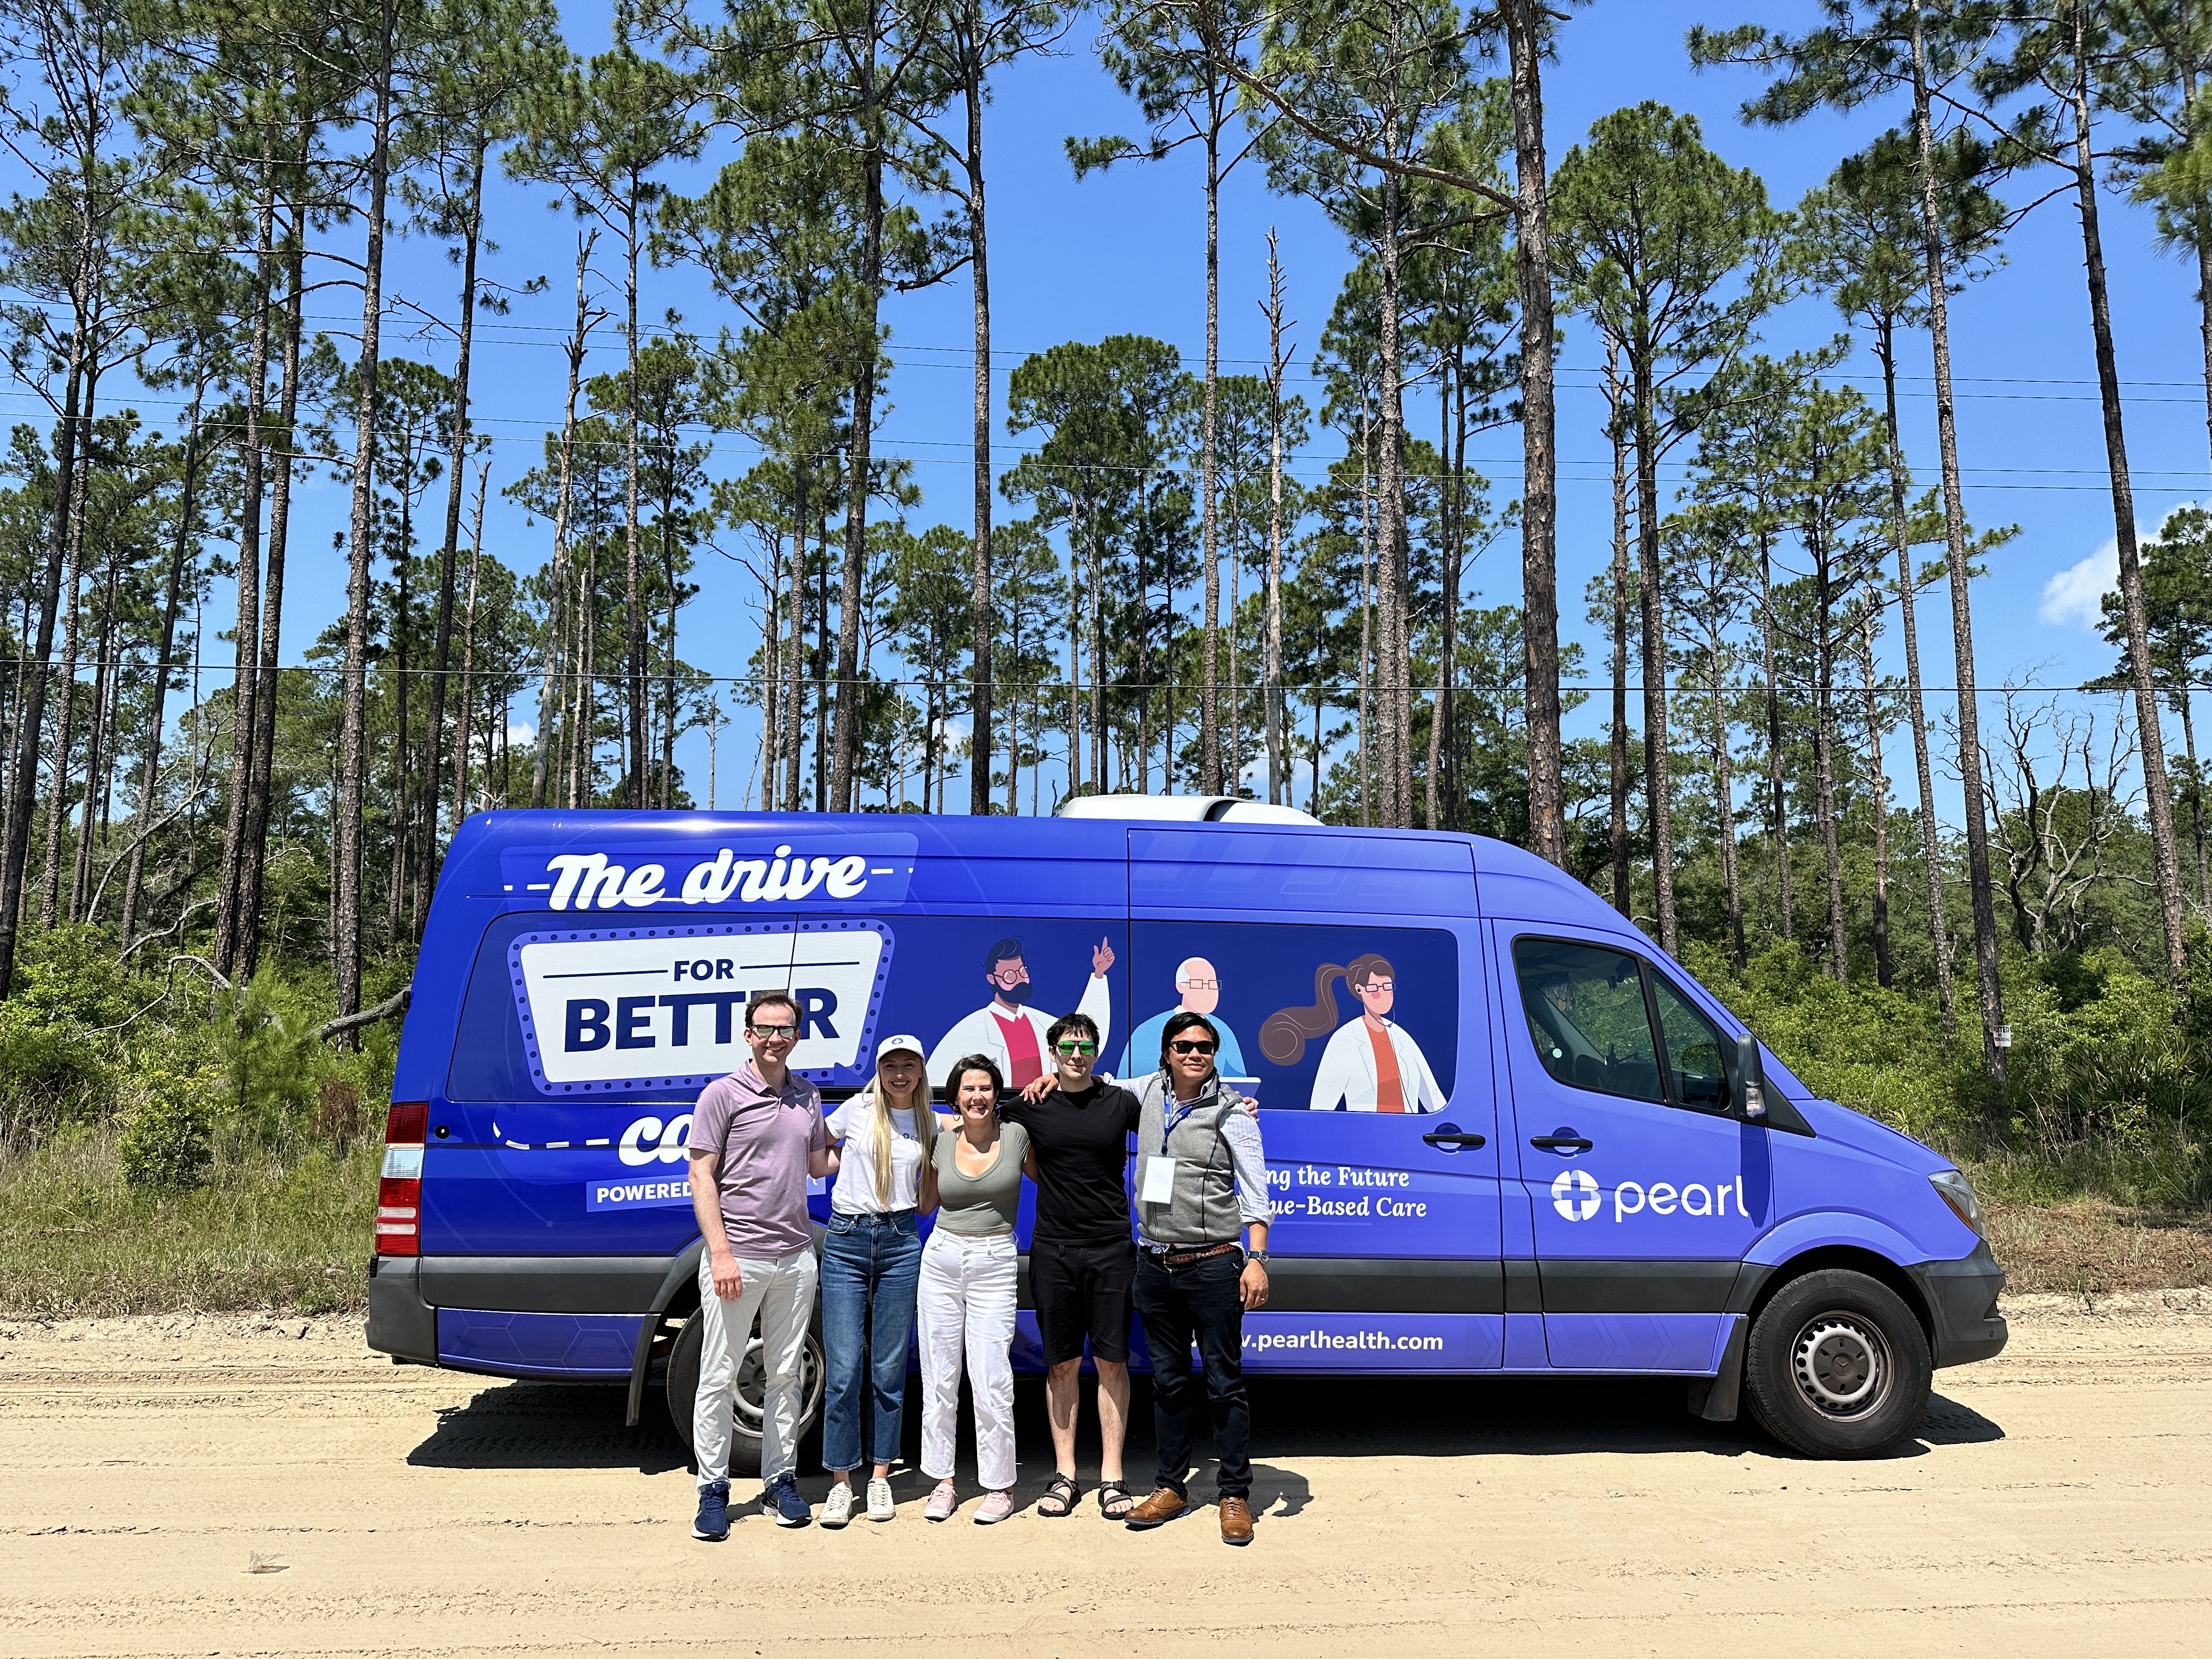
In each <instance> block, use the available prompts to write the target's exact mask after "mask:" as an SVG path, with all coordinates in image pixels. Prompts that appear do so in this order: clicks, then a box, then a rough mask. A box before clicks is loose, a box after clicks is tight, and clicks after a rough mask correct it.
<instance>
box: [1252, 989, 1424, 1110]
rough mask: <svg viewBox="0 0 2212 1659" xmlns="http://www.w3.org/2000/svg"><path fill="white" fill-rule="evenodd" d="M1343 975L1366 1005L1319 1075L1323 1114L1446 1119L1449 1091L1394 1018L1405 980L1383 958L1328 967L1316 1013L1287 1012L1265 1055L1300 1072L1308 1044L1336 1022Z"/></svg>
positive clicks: (1316, 1104)
mask: <svg viewBox="0 0 2212 1659" xmlns="http://www.w3.org/2000/svg"><path fill="white" fill-rule="evenodd" d="M1340 974H1341V975H1343V976H1344V982H1345V983H1346V985H1347V986H1349V987H1351V989H1352V995H1354V996H1356V997H1358V999H1359V1001H1360V1008H1361V1012H1360V1015H1359V1018H1357V1019H1355V1020H1352V1021H1351V1022H1350V1023H1349V1024H1346V1025H1343V1026H1340V1027H1339V1028H1338V1029H1337V1030H1336V1031H1335V1032H1334V1035H1332V1036H1330V1037H1329V1040H1328V1048H1324V1049H1323V1050H1322V1057H1321V1068H1320V1070H1318V1071H1317V1072H1316V1073H1314V1084H1313V1098H1312V1100H1311V1102H1310V1105H1311V1106H1312V1109H1314V1110H1315V1111H1316V1112H1340V1111H1342V1112H1440V1111H1442V1110H1443V1108H1444V1095H1443V1090H1442V1089H1440V1088H1438V1087H1437V1078H1436V1073H1434V1072H1432V1071H1431V1070H1430V1069H1429V1062H1428V1060H1427V1057H1426V1056H1425V1055H1424V1054H1422V1053H1421V1045H1420V1044H1419V1043H1418V1042H1414V1041H1413V1033H1411V1032H1410V1031H1408V1030H1406V1028H1405V1027H1404V1026H1402V1025H1400V1024H1397V1022H1395V1020H1392V1019H1391V1018H1389V1012H1390V1008H1391V1006H1392V1004H1393V1003H1394V1002H1395V1001H1396V1000H1397V990H1398V975H1397V972H1396V970H1395V969H1393V968H1392V967H1391V965H1390V963H1389V962H1388V961H1387V960H1386V959H1385V958H1383V957H1379V956H1376V955H1373V954H1371V953H1370V954H1369V955H1367V956H1362V957H1353V958H1352V964H1351V966H1349V967H1346V968H1340V967H1338V966H1337V965H1336V964H1335V963H1323V964H1322V966H1321V967H1320V968H1318V969H1316V970H1315V972H1314V987H1315V990H1314V1006H1312V1007H1310V1008H1285V1009H1282V1010H1281V1011H1279V1012H1276V1013H1274V1014H1271V1015H1270V1016H1268V1018H1267V1022H1266V1024H1263V1025H1261V1028H1260V1051H1261V1053H1262V1054H1265V1055H1266V1056H1267V1058H1268V1059H1269V1060H1273V1062H1274V1063H1275V1064H1276V1065H1278V1066H1295V1065H1297V1063H1298V1061H1299V1060H1300V1059H1302V1058H1303V1057H1304V1054H1305V1046H1306V1040H1307V1039H1308V1038H1309V1037H1313V1036H1320V1035H1321V1034H1322V1031H1326V1030H1328V1029H1329V1027H1330V1026H1331V1025H1334V1024H1335V1021H1336V997H1335V994H1334V987H1332V986H1331V983H1330V981H1333V980H1334V979H1335V978H1336V976H1337V975H1340Z"/></svg>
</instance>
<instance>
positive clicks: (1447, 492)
mask: <svg viewBox="0 0 2212 1659" xmlns="http://www.w3.org/2000/svg"><path fill="white" fill-rule="evenodd" d="M1452 385H1453V381H1452V364H1451V361H1450V360H1449V358H1447V359H1445V360H1444V362H1443V365H1442V369H1441V373H1440V374H1438V376H1437V423H1438V428H1439V429H1438V431H1437V465H1439V466H1440V467H1442V468H1443V477H1441V478H1439V479H1438V480H1437V518H1438V520H1439V521H1440V525H1441V527H1442V529H1443V556H1444V568H1443V594H1442V595H1441V598H1442V600H1443V617H1442V619H1441V626H1440V627H1439V629H1438V630H1437V631H1438V639H1437V694H1436V702H1434V704H1433V705H1432V706H1431V708H1430V710H1429V754H1428V764H1427V766H1426V767H1425V769H1424V777H1423V785H1424V787H1423V790H1422V814H1421V823H1422V825H1423V827H1425V828H1426V829H1443V819H1442V813H1441V810H1440V809H1441V805H1442V799H1443V796H1442V788H1443V778H1442V774H1443V760H1444V748H1443V741H1444V728H1445V727H1446V726H1448V725H1449V723H1450V722H1449V720H1448V719H1447V718H1446V714H1445V711H1446V710H1447V709H1449V708H1450V707H1451V679H1452V646H1453V644H1454V640H1453V625H1454V623H1456V622H1457V620H1458V617H1459V585H1460V558H1461V548H1460V531H1459V519H1458V514H1457V513H1455V510H1454V501H1453V490H1454V488H1455V479H1454V476H1453V471H1452V465H1451V459H1452V444H1451V435H1452Z"/></svg>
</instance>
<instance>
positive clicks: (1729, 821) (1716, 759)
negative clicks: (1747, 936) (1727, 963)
mask: <svg viewBox="0 0 2212 1659" xmlns="http://www.w3.org/2000/svg"><path fill="white" fill-rule="evenodd" d="M1722 649H1723V647H1722V641H1721V638H1720V635H1718V634H1714V635H1711V637H1710V639H1709V640H1708V641H1707V644H1706V650H1705V684H1706V690H1708V691H1709V692H1710V694H1711V697H1712V738H1711V742H1712V750H1713V815H1714V817H1716V818H1717V820H1718V824H1717V827H1718V829H1719V830H1720V840H1721V882H1722V884H1723V887H1724V888H1725V889H1726V890H1727V894H1728V917H1729V958H1730V959H1731V960H1732V961H1733V962H1734V963H1735V967H1736V971H1737V972H1738V973H1741V972H1742V971H1743V968H1744V963H1745V962H1746V961H1747V955H1746V952H1745V949H1744V940H1743V870H1742V865H1741V860H1740V858H1739V857H1738V855H1737V850H1736V844H1735V776H1734V775H1733V774H1732V772H1731V770H1730V769H1729V736H1728V734H1729V717H1728V688H1727V687H1726V686H1725V685H1724V684H1723V683H1722V665H1721V661H1722V659H1721V653H1722Z"/></svg>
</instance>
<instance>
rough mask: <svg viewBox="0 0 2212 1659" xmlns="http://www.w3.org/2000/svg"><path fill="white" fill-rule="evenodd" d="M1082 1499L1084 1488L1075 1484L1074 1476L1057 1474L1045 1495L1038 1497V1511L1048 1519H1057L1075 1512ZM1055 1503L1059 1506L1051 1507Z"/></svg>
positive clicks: (1046, 1489) (1045, 1490)
mask: <svg viewBox="0 0 2212 1659" xmlns="http://www.w3.org/2000/svg"><path fill="white" fill-rule="evenodd" d="M1082 1501H1083V1488H1082V1487H1080V1486H1077V1485H1076V1484H1075V1480H1074V1477H1073V1476H1072V1475H1066V1474H1055V1475H1054V1476H1053V1478H1052V1484H1051V1485H1049V1486H1047V1487H1046V1488H1045V1489H1044V1496H1043V1497H1042V1498H1038V1499H1037V1510H1036V1512H1037V1513H1038V1514H1039V1515H1042V1516H1044V1517H1045V1518H1046V1519H1048V1520H1054V1521H1056V1520H1058V1519H1059V1518H1060V1516H1063V1515H1073V1514H1074V1513H1075V1506H1076V1505H1077V1504H1080V1503H1081V1502H1082ZM1053 1504H1058V1505H1059V1507H1058V1508H1057V1509H1054V1508H1051V1507H1049V1506H1050V1505H1053Z"/></svg>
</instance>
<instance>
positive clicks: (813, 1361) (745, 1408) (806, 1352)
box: [731, 1334, 823, 1437]
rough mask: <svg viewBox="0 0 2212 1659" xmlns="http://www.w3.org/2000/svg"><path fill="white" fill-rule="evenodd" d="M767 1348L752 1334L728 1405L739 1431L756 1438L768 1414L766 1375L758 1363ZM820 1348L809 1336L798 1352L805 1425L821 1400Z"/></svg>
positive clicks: (802, 1420)
mask: <svg viewBox="0 0 2212 1659" xmlns="http://www.w3.org/2000/svg"><path fill="white" fill-rule="evenodd" d="M765 1346H766V1345H765V1344H764V1343H763V1342H762V1340H761V1339H760V1337H759V1336H758V1335H757V1334H755V1335H754V1336H753V1338H752V1339H751V1340H750V1341H748V1342H747V1343H746V1344H745V1357H744V1360H743V1361H742V1362H741V1363H740V1364H738V1384H737V1387H736V1388H735V1389H732V1390H731V1405H732V1410H733V1412H734V1413H735V1415H736V1418H737V1426H738V1432H740V1433H742V1434H749V1435H752V1436H755V1437H757V1436H758V1435H759V1434H760V1432H761V1424H762V1421H763V1419H764V1418H765V1417H766V1415H767V1413H768V1376H767V1371H766V1368H765V1367H763V1364H761V1353H762V1352H763V1349H764V1347H765ZM822 1380H823V1379H822V1349H821V1346H820V1345H819V1344H818V1343H817V1342H816V1341H815V1340H814V1338H813V1336H812V1335H811V1334H809V1335H808V1337H807V1339H806V1344H805V1346H804V1347H803V1348H801V1349H800V1350H799V1422H800V1423H801V1424H802V1425H804V1424H805V1423H806V1422H807V1421H808V1420H809V1419H811V1417H812V1416H813V1413H814V1408H815V1404H816V1402H817V1401H819V1400H820V1399H821V1398H822Z"/></svg>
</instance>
